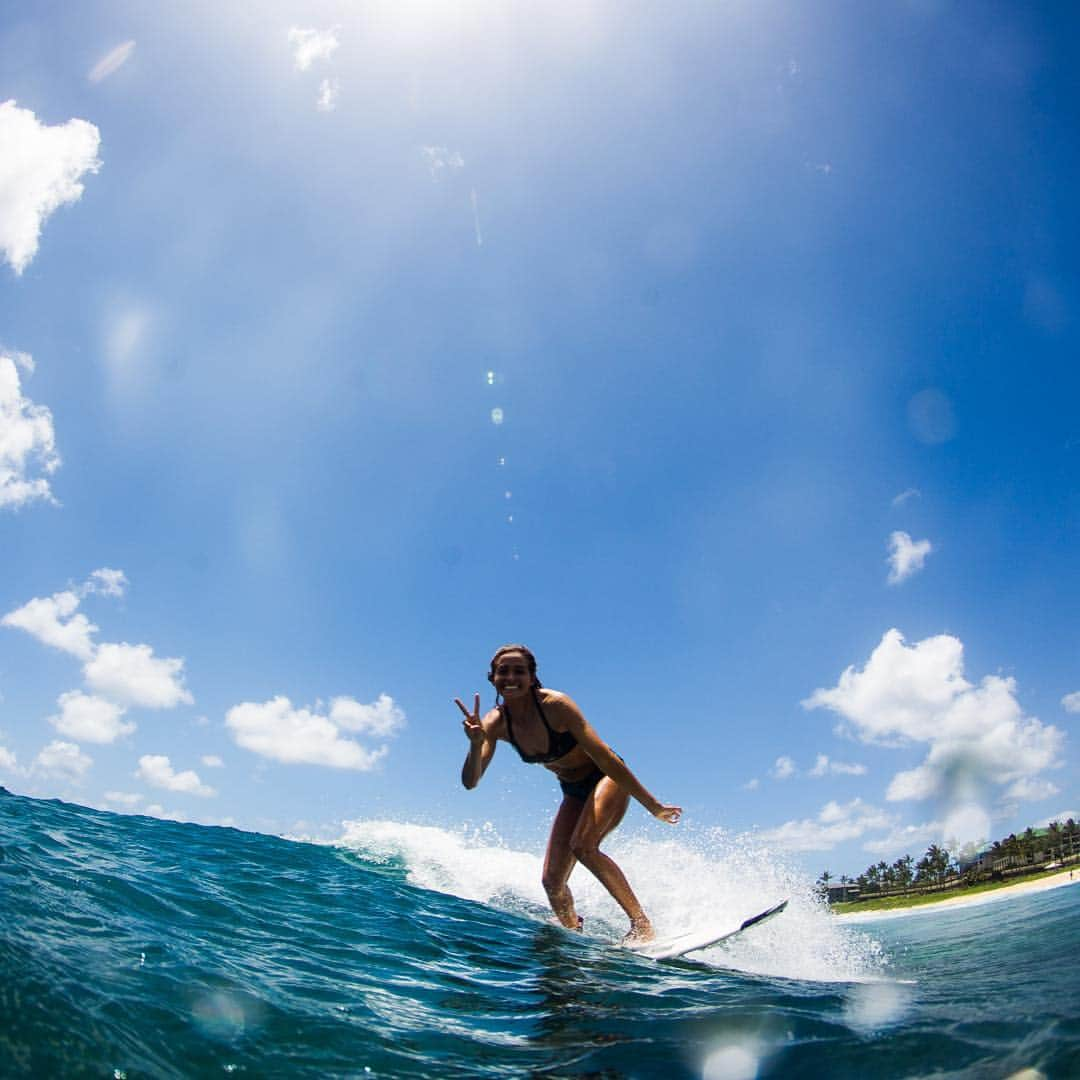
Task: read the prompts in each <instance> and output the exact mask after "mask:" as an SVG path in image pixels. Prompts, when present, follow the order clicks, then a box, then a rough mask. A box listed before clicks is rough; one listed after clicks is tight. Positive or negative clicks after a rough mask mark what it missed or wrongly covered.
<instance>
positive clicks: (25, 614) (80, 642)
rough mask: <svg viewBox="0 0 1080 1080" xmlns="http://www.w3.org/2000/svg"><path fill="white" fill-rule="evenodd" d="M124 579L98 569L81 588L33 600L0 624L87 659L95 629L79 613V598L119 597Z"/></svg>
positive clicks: (116, 574) (117, 572)
mask: <svg viewBox="0 0 1080 1080" xmlns="http://www.w3.org/2000/svg"><path fill="white" fill-rule="evenodd" d="M126 585H127V578H126V577H125V576H124V572H123V570H110V569H109V568H108V567H102V568H101V569H100V570H95V571H94V572H93V573H92V574H91V575H90V577H89V578H87V580H86V581H85V582H83V584H82V585H80V586H78V587H72V588H70V589H65V590H64V591H63V592H58V593H53V595H52V596H48V597H35V598H34V599H33V600H30V601H29V602H28V603H26V604H24V605H23V606H22V607H21V608H17V609H16V610H15V611H9V612H8V613H7V614H6V615H5V616H4V617H3V619H0V625H3V626H11V627H14V628H16V629H18V630H25V631H26V632H27V633H28V634H30V635H31V636H33V637H36V638H37V639H38V641H40V642H41V643H42V644H43V645H50V646H51V647H52V648H54V649H60V650H61V651H62V652H66V653H70V654H71V655H72V656H77V657H78V658H79V659H80V660H83V661H86V660H89V659H90V658H91V657H92V656H93V655H94V649H95V648H96V646H95V644H94V642H93V641H92V640H91V637H92V635H93V634H95V633H97V630H98V627H97V626H95V625H94V624H93V623H92V622H90V620H89V619H88V618H87V617H86V616H85V615H83V614H82V613H81V612H79V610H78V608H79V604H80V603H81V602H82V599H83V597H86V596H90V595H93V594H94V593H97V594H99V595H102V596H123V594H124V587H125V586H126Z"/></svg>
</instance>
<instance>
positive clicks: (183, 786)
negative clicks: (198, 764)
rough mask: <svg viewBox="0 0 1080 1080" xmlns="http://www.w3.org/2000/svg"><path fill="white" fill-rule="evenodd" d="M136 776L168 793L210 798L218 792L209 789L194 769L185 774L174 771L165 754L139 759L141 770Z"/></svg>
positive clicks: (139, 769) (186, 771)
mask: <svg viewBox="0 0 1080 1080" xmlns="http://www.w3.org/2000/svg"><path fill="white" fill-rule="evenodd" d="M135 776H136V777H137V778H138V779H140V780H142V781H143V782H144V783H147V784H149V785H150V786H151V787H158V788H164V789H165V790H166V791H179V792H183V793H184V794H185V795H200V796H202V797H203V798H210V797H211V796H213V795H216V794H217V792H216V791H215V790H214V789H213V788H212V787H207V786H206V785H205V784H204V783H203V782H202V781H201V780H200V779H199V774H198V773H196V772H195V771H194V770H192V769H185V770H184V772H179V773H178V772H176V771H174V769H173V767H172V764H171V762H170V761H169V759H168V758H167V757H166V756H165V755H164V754H144V755H143V756H142V757H141V758H139V768H138V770H137V771H136V773H135Z"/></svg>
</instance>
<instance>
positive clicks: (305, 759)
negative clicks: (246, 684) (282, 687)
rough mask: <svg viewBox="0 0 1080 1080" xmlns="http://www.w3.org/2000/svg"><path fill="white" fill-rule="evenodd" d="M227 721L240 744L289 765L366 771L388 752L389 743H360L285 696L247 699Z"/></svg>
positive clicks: (232, 710)
mask: <svg viewBox="0 0 1080 1080" xmlns="http://www.w3.org/2000/svg"><path fill="white" fill-rule="evenodd" d="M335 700H338V701H340V700H342V699H340V698H339V699H335ZM368 708H370V706H368ZM225 724H226V726H227V727H228V728H229V729H230V731H231V732H232V735H233V738H234V739H235V740H236V742H237V744H238V745H239V746H242V747H244V748H245V749H246V750H251V751H253V752H254V753H256V754H260V755H261V756H263V757H268V758H272V759H273V760H275V761H283V762H286V763H287V764H293V765H296V764H307V765H328V766H331V767H332V768H336V769H356V770H358V771H361V772H366V771H368V770H370V769H373V768H375V766H376V765H377V764H378V763H379V761H380V760H381V759H382V758H383V757H385V756H386V754H387V752H388V751H387V748H386V747H385V746H384V747H381V748H380V749H378V750H374V751H372V750H366V749H365V748H364V747H362V746H361V745H360V744H359V743H357V742H354V741H353V740H351V739H345V738H342V736H341V730H340V728H339V727H338V725H337V724H336V723H335V722H334V721H333V720H331V719H330V718H329V717H327V716H321V715H319V714H318V713H314V712H311V711H310V710H308V709H294V708H293V706H292V702H290V701H289V699H288V698H286V697H282V696H278V697H275V698H273V699H272V700H271V701H267V702H263V703H262V704H258V703H256V702H250V701H245V702H243V703H241V704H240V705H236V706H234V707H233V708H231V709H230V710H229V711H228V713H227V714H226V716H225Z"/></svg>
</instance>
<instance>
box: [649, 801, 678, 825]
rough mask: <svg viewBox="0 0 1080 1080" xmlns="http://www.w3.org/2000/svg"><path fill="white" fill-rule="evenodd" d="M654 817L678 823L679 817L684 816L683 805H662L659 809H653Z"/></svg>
mask: <svg viewBox="0 0 1080 1080" xmlns="http://www.w3.org/2000/svg"><path fill="white" fill-rule="evenodd" d="M653 817H658V818H659V819H660V820H661V821H666V822H667V823H668V824H669V825H678V824H679V818H681V817H682V807H681V806H663V805H661V806H660V808H659V809H658V810H654V811H653Z"/></svg>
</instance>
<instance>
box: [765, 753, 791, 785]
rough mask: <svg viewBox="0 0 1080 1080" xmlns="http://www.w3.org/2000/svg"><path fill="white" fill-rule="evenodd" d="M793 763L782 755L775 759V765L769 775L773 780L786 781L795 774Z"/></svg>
mask: <svg viewBox="0 0 1080 1080" xmlns="http://www.w3.org/2000/svg"><path fill="white" fill-rule="evenodd" d="M796 771H797V770H796V769H795V762H794V761H792V760H791V758H789V757H788V756H787V755H782V756H781V757H778V758H777V759H776V764H775V765H774V766H773V767H772V769H771V770H770V775H771V776H772V777H773V779H775V780H787V779H788V778H789V777H792V776H794V775H795V773H796Z"/></svg>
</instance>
